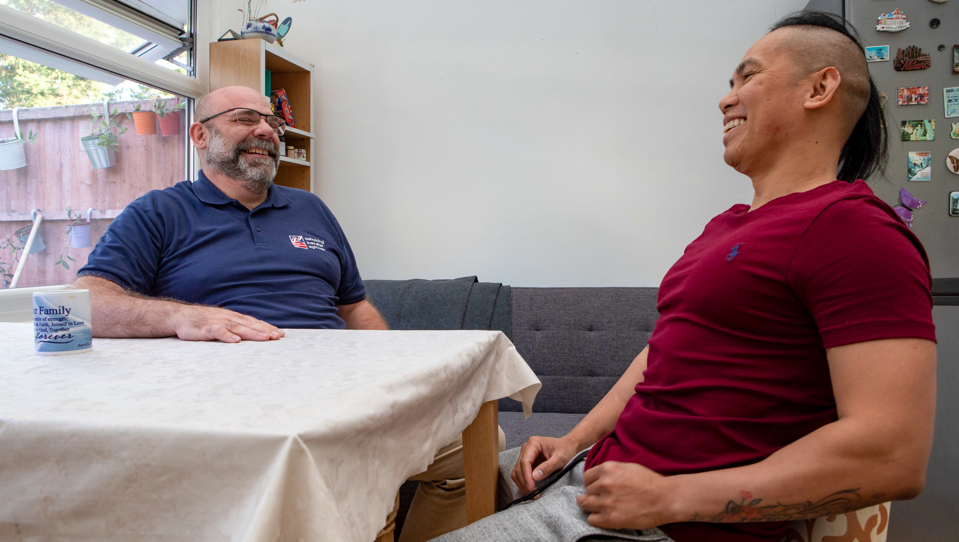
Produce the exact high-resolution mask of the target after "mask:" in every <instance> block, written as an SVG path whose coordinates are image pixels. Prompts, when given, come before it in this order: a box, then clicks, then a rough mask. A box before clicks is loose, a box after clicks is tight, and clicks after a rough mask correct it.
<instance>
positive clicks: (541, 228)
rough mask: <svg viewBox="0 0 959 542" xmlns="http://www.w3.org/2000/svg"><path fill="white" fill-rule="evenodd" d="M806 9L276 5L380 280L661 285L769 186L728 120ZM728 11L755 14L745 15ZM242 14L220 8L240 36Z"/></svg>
mask: <svg viewBox="0 0 959 542" xmlns="http://www.w3.org/2000/svg"><path fill="white" fill-rule="evenodd" d="M805 4H806V2H805V0H802V1H799V0H745V1H739V2H735V3H717V2H713V1H710V2H707V1H704V0H698V1H688V2H674V1H666V0H656V1H639V0H603V1H597V0H589V1H587V0H582V1H579V0H508V1H504V0H459V1H456V2H450V1H448V0H396V1H389V2H384V1H371V0H351V1H348V2H343V1H340V0H336V1H334V0H305V1H302V2H297V3H287V2H284V3H283V4H282V5H280V4H279V2H276V1H275V0H273V1H271V2H268V3H267V6H266V9H265V10H264V12H270V11H277V12H278V13H279V15H280V16H281V17H286V16H292V17H293V27H292V30H291V31H290V34H289V36H288V42H287V50H289V51H290V52H291V53H293V54H295V55H297V56H299V57H301V58H303V59H305V60H307V61H310V62H312V63H314V64H315V66H316V73H315V91H316V95H315V103H316V112H315V118H314V122H315V125H316V126H318V129H317V130H316V132H317V134H318V142H317V148H318V153H317V154H318V157H319V166H318V168H317V170H316V171H317V178H316V185H317V191H318V193H319V195H320V196H321V197H322V198H323V199H324V200H325V201H326V202H327V204H328V205H329V206H330V207H331V208H332V209H333V211H334V213H335V214H336V215H337V217H338V218H339V220H340V222H341V224H342V225H343V228H344V230H345V231H346V233H347V235H348V237H349V239H350V242H351V244H352V246H353V249H354V251H355V253H356V256H357V258H358V260H359V263H360V269H361V272H362V273H363V276H364V277H365V278H388V279H401V278H414V277H418V278H449V277H456V276H463V275H473V274H475V275H478V276H479V278H480V280H484V281H494V282H503V283H507V284H511V285H513V286H656V285H658V283H659V281H660V280H661V279H662V277H663V275H664V274H665V273H666V271H667V269H668V268H669V266H670V265H672V263H673V262H674V261H675V260H676V259H677V258H678V257H679V256H680V255H681V254H682V251H683V248H684V247H685V246H686V244H688V243H689V242H690V241H692V240H693V239H694V238H695V237H696V236H697V235H699V233H701V231H702V228H703V226H704V225H705V224H706V222H707V221H708V220H709V219H710V218H711V217H712V216H714V215H716V214H718V213H720V212H722V211H724V210H725V209H727V208H729V206H731V205H732V204H734V203H739V202H748V201H749V200H750V198H751V194H752V191H751V185H750V183H749V180H748V179H747V178H746V177H743V176H741V175H739V174H738V173H736V172H735V171H733V170H732V169H730V168H729V167H728V166H726V165H725V164H724V162H723V160H722V142H721V138H722V120H721V115H720V113H719V109H718V107H717V103H718V101H719V99H720V98H721V97H722V96H723V95H725V93H726V92H728V80H729V77H730V76H731V74H732V71H733V70H734V69H735V67H736V65H737V64H738V63H739V61H740V60H741V59H742V56H743V54H744V53H745V52H746V50H747V49H748V48H749V46H750V45H751V44H752V43H753V42H754V41H755V40H757V39H758V38H760V37H761V36H762V35H763V34H764V33H765V32H766V29H767V28H768V27H769V25H770V24H772V23H773V22H774V21H776V20H777V19H778V18H779V17H781V16H782V15H784V14H786V13H789V12H792V11H796V10H799V9H802V8H803V7H804V6H805ZM728 6H735V9H730V8H729V7H728ZM236 7H237V6H234V5H233V3H232V2H220V1H219V0H214V1H213V2H212V6H211V9H214V10H219V15H220V17H219V21H220V28H219V29H218V32H217V35H219V34H220V33H222V32H223V31H225V30H226V29H227V28H230V27H232V28H234V29H237V28H238V26H239V23H240V14H239V13H238V12H236V11H235V8H236Z"/></svg>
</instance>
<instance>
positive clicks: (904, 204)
mask: <svg viewBox="0 0 959 542" xmlns="http://www.w3.org/2000/svg"><path fill="white" fill-rule="evenodd" d="M899 203H900V205H896V206H895V207H893V208H892V209H893V211H896V214H897V215H899V218H901V219H902V221H903V222H905V223H906V225H908V226H909V227H910V228H911V227H912V221H913V220H914V219H915V218H914V217H913V216H912V213H914V212H915V211H918V210H919V209H922V206H923V205H925V204H927V203H929V202H928V201H922V200H921V199H919V198H916V197H914V196H913V195H912V194H910V193H909V191H908V190H906V189H905V188H900V189H899Z"/></svg>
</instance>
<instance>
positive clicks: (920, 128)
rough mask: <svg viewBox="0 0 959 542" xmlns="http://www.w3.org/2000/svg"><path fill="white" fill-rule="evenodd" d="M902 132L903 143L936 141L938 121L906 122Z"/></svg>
mask: <svg viewBox="0 0 959 542" xmlns="http://www.w3.org/2000/svg"><path fill="white" fill-rule="evenodd" d="M900 131H901V134H900V135H901V136H902V137H901V140H902V141H933V140H935V139H936V121H935V119H925V120H904V121H902V128H901V130H900Z"/></svg>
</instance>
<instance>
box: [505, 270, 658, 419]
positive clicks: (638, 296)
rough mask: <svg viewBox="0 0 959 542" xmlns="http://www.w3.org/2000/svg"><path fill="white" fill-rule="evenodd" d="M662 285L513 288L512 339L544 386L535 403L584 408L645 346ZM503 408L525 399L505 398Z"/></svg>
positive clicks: (561, 409) (539, 407)
mask: <svg viewBox="0 0 959 542" xmlns="http://www.w3.org/2000/svg"><path fill="white" fill-rule="evenodd" d="M657 291H658V289H657V288H515V287H514V288H512V290H511V292H510V307H511V315H512V326H513V329H512V337H511V338H512V340H513V343H514V344H515V345H516V350H517V351H518V352H519V353H520V355H522V356H523V359H525V360H526V362H527V363H528V364H529V366H530V368H532V369H533V372H535V373H536V376H538V377H539V379H540V380H541V381H542V382H543V389H542V390H541V391H540V392H539V394H538V395H537V396H536V403H534V405H533V410H534V411H536V412H558V413H578V414H585V413H587V412H589V411H590V409H592V408H593V407H594V406H595V405H596V403H598V402H599V401H600V399H602V398H603V396H604V395H606V392H608V391H609V390H610V388H612V387H613V384H615V383H616V381H617V380H618V379H619V377H620V376H622V375H623V372H625V371H626V368H627V367H629V364H630V363H631V362H632V361H633V359H634V358H635V357H636V355H637V354H639V353H640V352H641V351H642V350H643V348H645V347H646V343H647V341H648V340H649V337H650V335H652V333H653V326H655V324H656V319H657V318H659V313H658V312H657V311H656V294H657ZM500 410H510V411H518V410H520V405H519V403H516V402H515V401H507V400H504V401H501V402H500Z"/></svg>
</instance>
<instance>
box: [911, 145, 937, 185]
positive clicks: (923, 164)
mask: <svg viewBox="0 0 959 542" xmlns="http://www.w3.org/2000/svg"><path fill="white" fill-rule="evenodd" d="M907 169H908V173H909V180H910V181H929V180H931V179H932V151H909V164H908V167H907Z"/></svg>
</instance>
